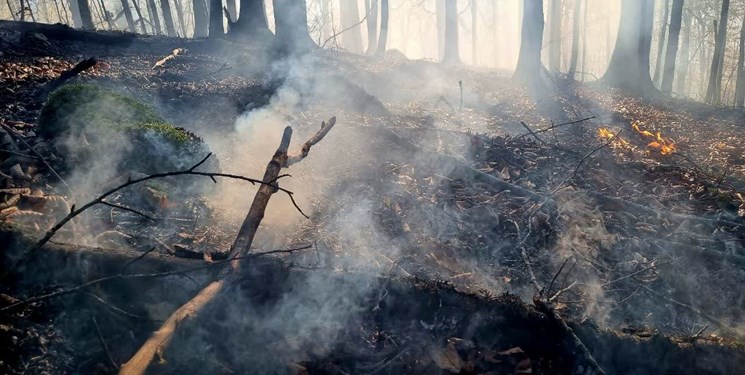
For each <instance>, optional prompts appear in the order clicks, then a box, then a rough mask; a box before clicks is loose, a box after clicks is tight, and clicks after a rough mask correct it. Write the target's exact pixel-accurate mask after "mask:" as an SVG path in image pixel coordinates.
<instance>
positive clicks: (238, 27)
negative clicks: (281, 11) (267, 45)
mask: <svg viewBox="0 0 745 375" xmlns="http://www.w3.org/2000/svg"><path fill="white" fill-rule="evenodd" d="M239 12H240V13H239V15H238V20H237V21H235V23H234V24H233V27H232V28H231V29H230V33H231V34H235V35H239V36H245V37H247V38H251V39H263V38H268V37H270V36H271V35H272V32H271V31H270V30H269V26H268V24H267V20H266V9H265V8H264V0H241V7H240V10H239Z"/></svg>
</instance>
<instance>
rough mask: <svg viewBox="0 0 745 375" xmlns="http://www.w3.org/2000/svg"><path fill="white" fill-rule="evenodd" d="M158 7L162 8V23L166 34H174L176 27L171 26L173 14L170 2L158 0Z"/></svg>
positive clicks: (172, 35) (171, 35)
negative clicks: (164, 25)
mask: <svg viewBox="0 0 745 375" xmlns="http://www.w3.org/2000/svg"><path fill="white" fill-rule="evenodd" d="M160 8H161V9H162V10H163V23H165V24H166V34H168V36H170V37H174V36H176V28H175V27H174V26H173V15H172V14H171V4H170V3H169V2H168V0H160Z"/></svg>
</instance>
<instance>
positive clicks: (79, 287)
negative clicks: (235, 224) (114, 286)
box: [0, 246, 311, 312]
mask: <svg viewBox="0 0 745 375" xmlns="http://www.w3.org/2000/svg"><path fill="white" fill-rule="evenodd" d="M310 248H311V246H305V247H300V248H295V249H285V250H272V251H265V252H261V253H251V254H248V255H245V256H241V257H235V258H228V259H223V260H218V261H215V262H212V263H207V264H203V265H201V266H198V267H191V268H185V269H181V270H173V271H165V272H154V273H132V274H124V273H119V274H116V275H111V276H105V277H101V278H98V279H95V280H91V281H87V282H84V283H82V284H79V285H76V286H73V287H70V288H64V289H60V290H57V291H54V292H51V293H46V294H40V295H37V296H33V297H29V298H27V299H24V300H22V301H18V302H16V303H13V304H10V305H8V306H5V307H2V308H0V312H4V311H9V310H13V309H15V308H18V307H22V306H26V305H29V304H32V303H36V302H41V301H45V300H48V299H52V298H55V297H60V296H64V295H67V294H71V293H75V292H78V291H81V290H84V289H87V288H90V287H92V286H95V285H98V284H101V283H105V282H107V281H112V280H120V279H157V278H161V277H168V276H174V275H180V274H186V273H191V272H196V271H201V270H203V269H207V268H210V267H214V266H217V265H220V264H225V263H228V262H232V261H235V260H240V259H246V258H254V257H259V256H264V255H271V254H278V253H288V252H295V251H301V250H305V249H310ZM142 257H143V256H142V255H141V256H140V257H138V258H136V259H135V260H139V259H142Z"/></svg>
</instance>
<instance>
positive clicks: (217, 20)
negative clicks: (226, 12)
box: [209, 0, 225, 38]
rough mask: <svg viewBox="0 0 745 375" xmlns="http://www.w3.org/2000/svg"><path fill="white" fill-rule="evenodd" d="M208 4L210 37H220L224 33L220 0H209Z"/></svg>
mask: <svg viewBox="0 0 745 375" xmlns="http://www.w3.org/2000/svg"><path fill="white" fill-rule="evenodd" d="M209 2H210V3H209V4H210V12H209V16H210V29H209V33H210V34H209V36H210V38H220V37H222V36H224V35H225V28H224V25H223V23H224V20H223V11H222V0H209Z"/></svg>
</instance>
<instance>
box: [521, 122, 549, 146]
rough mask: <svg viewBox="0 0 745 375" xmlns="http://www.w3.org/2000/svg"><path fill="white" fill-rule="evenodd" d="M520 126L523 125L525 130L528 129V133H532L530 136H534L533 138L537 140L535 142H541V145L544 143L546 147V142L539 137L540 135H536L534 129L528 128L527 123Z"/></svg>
mask: <svg viewBox="0 0 745 375" xmlns="http://www.w3.org/2000/svg"><path fill="white" fill-rule="evenodd" d="M520 125H522V126H523V128H525V129H526V130H527V131H528V132H529V133H530V135H532V136H533V138H535V140H536V141H538V142H541V143H543V144H544V145H546V142H545V141H544V140H543V139H541V137H539V136H538V135H537V134H536V133H535V132H534V131H533V129H531V128H530V127H529V126H528V124H526V123H525V122H523V121H520Z"/></svg>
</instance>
